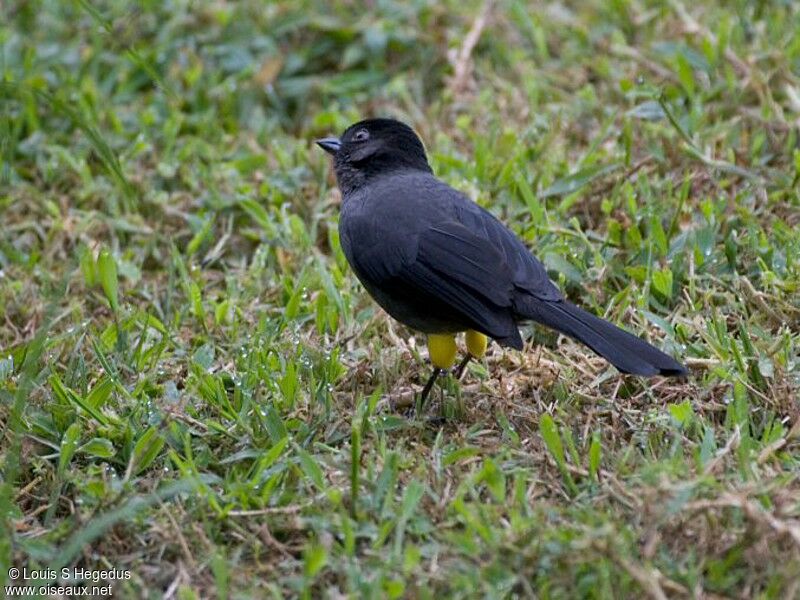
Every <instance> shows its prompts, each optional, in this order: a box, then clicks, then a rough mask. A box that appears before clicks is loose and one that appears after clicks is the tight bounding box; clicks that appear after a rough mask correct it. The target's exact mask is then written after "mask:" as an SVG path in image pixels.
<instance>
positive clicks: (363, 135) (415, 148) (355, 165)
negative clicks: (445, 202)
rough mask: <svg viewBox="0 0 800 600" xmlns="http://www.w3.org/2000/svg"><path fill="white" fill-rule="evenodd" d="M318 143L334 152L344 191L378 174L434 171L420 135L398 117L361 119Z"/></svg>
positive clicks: (351, 189)
mask: <svg viewBox="0 0 800 600" xmlns="http://www.w3.org/2000/svg"><path fill="white" fill-rule="evenodd" d="M317 145H318V146H319V147H320V148H322V149H323V150H325V152H327V153H328V154H330V155H332V156H333V166H334V169H335V170H336V180H337V181H338V183H339V188H341V190H342V192H343V193H344V194H347V193H348V192H350V191H353V190H355V189H357V188H358V187H359V186H361V185H363V184H365V183H366V182H367V181H369V180H370V179H372V178H374V177H379V176H382V175H387V174H393V173H396V172H399V171H402V170H415V169H416V170H422V171H425V172H427V173H430V172H431V168H430V166H429V165H428V158H427V156H426V155H425V147H424V146H423V145H422V141H421V140H420V139H419V136H417V134H416V133H414V130H413V129H411V127H409V126H408V125H406V124H405V123H401V122H400V121H396V120H394V119H367V120H365V121H359V122H358V123H355V124H354V125H351V126H350V127H348V128H347V129H345V131H344V133H343V134H342V136H341V137H340V138H335V137H327V138H322V139H321V140H317Z"/></svg>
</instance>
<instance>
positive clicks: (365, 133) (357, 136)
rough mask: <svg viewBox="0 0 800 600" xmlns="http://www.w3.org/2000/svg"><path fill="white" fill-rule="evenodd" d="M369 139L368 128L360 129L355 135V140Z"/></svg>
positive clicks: (364, 140) (363, 140)
mask: <svg viewBox="0 0 800 600" xmlns="http://www.w3.org/2000/svg"><path fill="white" fill-rule="evenodd" d="M368 139H369V131H367V130H366V129H359V130H358V131H356V134H355V135H354V136H353V141H354V142H366V141H367V140H368Z"/></svg>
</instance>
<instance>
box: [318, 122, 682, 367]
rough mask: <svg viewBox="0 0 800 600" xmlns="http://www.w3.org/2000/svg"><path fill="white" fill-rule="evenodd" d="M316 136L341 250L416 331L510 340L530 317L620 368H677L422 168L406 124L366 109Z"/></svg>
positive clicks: (515, 343)
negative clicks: (335, 203) (581, 303)
mask: <svg viewBox="0 0 800 600" xmlns="http://www.w3.org/2000/svg"><path fill="white" fill-rule="evenodd" d="M318 143H319V144H320V146H322V147H323V148H324V149H325V150H326V151H328V152H329V153H331V154H332V155H333V156H334V167H335V170H336V177H337V181H338V183H339V187H340V189H341V191H342V196H343V198H342V209H341V217H340V220H339V232H340V238H341V244H342V249H343V250H344V253H345V256H346V257H347V260H348V261H349V263H350V265H351V266H352V268H353V270H354V271H355V273H356V275H357V276H358V278H359V279H360V280H361V282H362V283H363V284H364V287H366V289H367V291H368V292H369V293H370V294H371V295H372V297H373V298H374V299H375V300H376V301H377V302H378V303H379V304H380V305H381V306H382V307H383V308H384V309H385V310H386V311H387V312H388V313H389V314H390V315H392V317H394V318H395V319H397V320H398V321H400V322H402V323H405V324H406V325H408V326H409V327H411V328H412V329H416V330H419V331H422V332H425V333H450V332H457V331H463V330H466V329H474V330H476V331H479V332H481V333H484V334H486V335H488V336H489V337H491V338H493V339H495V340H496V341H497V342H499V343H500V344H502V345H506V346H511V347H513V348H517V349H521V348H522V338H521V337H520V334H519V330H518V329H517V324H518V323H519V322H521V321H528V320H532V321H536V322H538V323H541V324H543V325H546V326H547V327H550V328H552V329H555V330H556V331H560V332H561V333H564V334H566V335H568V336H570V337H572V338H574V339H576V340H578V341H580V342H582V343H584V344H586V345H587V346H589V347H590V348H591V349H592V350H594V351H595V352H596V353H597V354H599V355H601V356H603V357H604V358H606V359H607V360H608V361H609V362H611V363H612V364H613V365H614V366H616V367H617V368H618V369H619V370H620V371H623V372H625V373H634V374H638V375H657V374H660V375H684V374H686V369H685V367H683V365H681V364H680V363H678V362H677V361H675V360H674V359H673V358H671V357H670V356H668V355H666V354H664V353H663V352H661V351H660V350H657V349H656V348H654V347H653V346H651V345H650V344H648V343H647V342H645V341H643V340H641V339H639V338H638V337H636V336H634V335H632V334H630V333H628V332H626V331H623V330H622V329H620V328H619V327H616V326H615V325H613V324H611V323H609V322H608V321H605V320H603V319H601V318H599V317H596V316H594V315H592V314H591V313H588V312H586V311H584V310H583V309H581V308H578V307H577V306H575V305H574V304H571V303H569V302H568V301H566V300H565V299H564V298H563V296H562V295H561V292H560V291H559V290H558V288H556V287H555V285H554V284H553V283H552V282H551V281H550V279H549V278H548V276H547V272H546V270H545V268H544V266H543V265H542V263H540V262H539V261H538V260H537V259H536V258H534V256H533V255H532V254H531V253H530V252H529V250H528V249H527V248H526V247H525V245H524V244H523V243H522V242H521V241H520V240H519V239H518V238H517V237H516V236H515V235H514V234H513V233H512V232H511V231H510V230H509V229H507V228H506V227H505V226H504V225H503V224H502V223H500V221H498V220H497V219H496V218H495V217H494V216H493V215H492V214H491V213H489V212H487V211H486V210H484V209H483V208H481V207H480V206H478V205H477V204H476V203H474V202H472V201H471V200H470V199H469V198H467V197H466V196H465V195H464V194H462V193H461V192H458V191H456V190H455V189H453V188H451V187H450V186H448V185H447V184H445V183H444V182H442V181H439V180H438V179H436V177H434V175H433V173H432V171H431V168H430V166H429V165H428V161H427V157H426V155H425V149H424V147H423V145H422V142H421V141H420V140H419V138H418V137H417V135H416V134H415V133H414V131H413V130H412V129H411V128H410V127H408V126H407V125H405V124H403V123H401V122H399V121H395V120H392V119H369V120H366V121H361V122H359V123H356V124H355V125H352V126H351V127H349V128H348V129H347V130H346V131H345V132H344V134H343V135H342V137H341V139H336V138H326V139H325V140H320V141H319V142H318Z"/></svg>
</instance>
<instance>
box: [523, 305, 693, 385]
mask: <svg viewBox="0 0 800 600" xmlns="http://www.w3.org/2000/svg"><path fill="white" fill-rule="evenodd" d="M519 304H521V305H522V306H519ZM519 304H518V305H517V306H515V308H516V309H517V310H518V311H519V312H520V316H522V317H524V318H526V319H531V320H533V321H536V322H537V323H541V324H542V325H546V326H547V327H550V328H551V329H555V330H556V331H559V332H561V333H563V334H565V335H568V336H569V337H571V338H573V339H575V340H577V341H579V342H581V343H583V344H586V345H587V346H589V348H591V349H592V350H594V351H595V352H596V353H597V354H599V355H600V356H602V357H603V358H605V359H606V360H607V361H608V362H610V363H611V364H612V365H614V366H615V367H616V368H617V369H619V370H620V371H622V372H623V373H632V374H634V375H667V376H680V375H686V367H684V366H683V365H682V364H680V363H679V362H678V361H676V360H675V359H674V358H672V357H671V356H668V355H666V354H664V353H663V352H661V350H658V349H657V348H654V347H653V346H651V345H650V344H648V343H647V342H645V341H644V340H641V339H639V338H638V337H636V336H635V335H632V334H630V333H628V332H627V331H623V330H622V329H620V328H619V327H617V326H616V325H613V324H612V323H609V322H608V321H606V320H604V319H601V318H600V317H596V316H595V315H593V314H592V313H589V312H586V311H585V310H583V309H582V308H578V307H577V306H575V305H574V304H570V303H569V302H567V301H566V300H562V301H559V302H547V301H543V300H538V299H534V298H530V297H529V298H525V299H524V300H523V302H521V303H519Z"/></svg>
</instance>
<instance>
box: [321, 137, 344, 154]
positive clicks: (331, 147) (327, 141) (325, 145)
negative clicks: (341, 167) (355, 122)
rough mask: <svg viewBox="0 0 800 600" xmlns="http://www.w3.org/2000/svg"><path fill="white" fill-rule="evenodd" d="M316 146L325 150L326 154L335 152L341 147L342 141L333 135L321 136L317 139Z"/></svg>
mask: <svg viewBox="0 0 800 600" xmlns="http://www.w3.org/2000/svg"><path fill="white" fill-rule="evenodd" d="M317 146H319V147H320V148H322V149H323V150H325V152H327V153H328V154H336V153H337V152H338V151H339V148H341V147H342V142H341V141H340V140H339V138H335V137H326V138H322V139H321V140H317Z"/></svg>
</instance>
